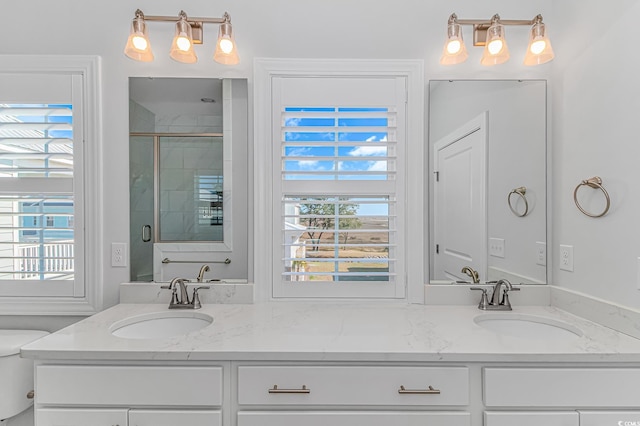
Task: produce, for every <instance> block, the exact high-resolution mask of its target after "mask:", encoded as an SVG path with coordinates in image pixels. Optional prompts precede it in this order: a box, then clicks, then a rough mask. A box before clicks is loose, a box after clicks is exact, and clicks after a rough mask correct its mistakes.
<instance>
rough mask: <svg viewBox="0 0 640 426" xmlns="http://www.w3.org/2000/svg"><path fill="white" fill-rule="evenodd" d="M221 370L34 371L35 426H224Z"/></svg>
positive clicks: (83, 368)
mask: <svg viewBox="0 0 640 426" xmlns="http://www.w3.org/2000/svg"><path fill="white" fill-rule="evenodd" d="M224 370H225V367H224V366H223V365H217V366H216V365H214V366H181V365H58V364H53V365H52V364H39V365H37V366H36V374H35V377H36V389H35V391H36V411H35V419H36V425H37V426H87V425H91V426H103V425H104V426H175V425H185V426H222V425H223V416H222V413H223V405H224V395H223V393H224V392H223V377H224Z"/></svg>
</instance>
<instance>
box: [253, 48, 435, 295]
mask: <svg viewBox="0 0 640 426" xmlns="http://www.w3.org/2000/svg"><path fill="white" fill-rule="evenodd" d="M254 89H255V91H254V94H255V97H254V99H255V118H256V121H255V123H256V128H255V133H254V146H253V151H254V158H255V159H256V161H255V162H254V169H255V173H254V177H255V179H254V194H255V199H254V202H255V206H256V208H255V210H256V215H255V216H254V226H253V228H254V230H255V231H254V244H255V247H256V249H255V254H256V255H255V258H254V272H253V274H254V276H255V282H256V287H255V291H256V300H259V301H267V300H273V299H281V298H323V299H331V300H333V299H348V300H367V299H372V298H376V299H389V300H395V301H400V302H410V303H423V302H424V276H425V264H426V262H425V259H424V253H425V235H424V229H425V228H424V221H425V220H426V219H425V217H424V215H423V212H424V211H425V210H426V205H425V199H424V180H425V175H424V169H425V167H424V164H425V160H426V157H425V149H424V146H425V142H424V129H423V125H424V117H423V115H424V70H423V65H422V61H418V60H389V61H384V60H383V61H371V60H345V59H335V60H332V59H322V60H288V59H285V60H282V59H258V60H256V61H255V85H254ZM268 158H270V159H271V161H264V159H268ZM321 233H322V235H320V234H321ZM345 241H346V242H345ZM316 249H317V252H315V250H316ZM314 267H315V268H321V267H322V268H323V270H318V271H316V272H314V271H310V270H309V269H310V268H314ZM266 277H271V279H270V280H269V281H271V282H269V281H267V280H265V278H266Z"/></svg>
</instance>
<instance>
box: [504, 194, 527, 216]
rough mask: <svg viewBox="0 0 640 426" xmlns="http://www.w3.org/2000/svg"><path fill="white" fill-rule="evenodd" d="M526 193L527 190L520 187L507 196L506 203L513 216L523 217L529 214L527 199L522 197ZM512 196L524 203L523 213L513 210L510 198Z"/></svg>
mask: <svg viewBox="0 0 640 426" xmlns="http://www.w3.org/2000/svg"><path fill="white" fill-rule="evenodd" d="M526 193H527V188H525V187H524V186H521V187H520V188H515V189H514V190H512V191H511V192H510V193H509V195H508V196H507V202H508V203H509V208H510V209H511V211H512V212H513V214H515V215H516V216H518V217H525V216H526V215H527V213H529V202H528V201H527V197H525V196H524V194H526ZM513 194H516V195H517V196H519V197H520V198H522V201H524V212H523V213H518V211H517V210H516V209H514V208H513V205H512V204H511V196H512V195H513ZM517 200H518V199H517V198H516V202H517Z"/></svg>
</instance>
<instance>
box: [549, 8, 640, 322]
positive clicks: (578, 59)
mask: <svg viewBox="0 0 640 426" xmlns="http://www.w3.org/2000/svg"><path fill="white" fill-rule="evenodd" d="M555 12H556V14H555V16H554V18H555V20H558V22H566V26H565V27H564V28H562V29H561V31H560V37H559V38H558V43H556V45H555V46H558V48H557V50H558V53H560V52H563V53H564V55H563V56H562V57H561V55H560V54H558V55H557V56H558V60H557V61H556V64H555V65H554V69H555V70H556V72H555V74H554V76H553V84H554V93H553V98H554V104H553V111H554V114H553V115H554V122H555V125H554V128H553V133H554V150H553V162H554V167H553V182H554V185H553V186H554V194H555V195H554V198H553V206H554V208H553V210H554V220H553V236H554V237H553V242H554V249H555V250H556V258H557V251H558V245H559V244H568V245H573V246H574V272H565V271H561V270H559V268H558V262H557V261H556V262H555V267H554V271H553V276H554V280H553V281H554V283H555V284H558V285H560V286H561V287H563V288H567V289H570V290H574V291H578V292H583V293H587V294H589V295H592V296H595V297H598V298H602V299H604V300H607V301H612V302H615V303H618V304H621V305H625V306H628V307H632V308H635V309H640V291H639V289H638V279H639V278H638V268H639V266H638V263H639V261H638V257H640V225H639V223H640V221H639V215H638V214H639V212H640V197H639V196H638V195H639V194H640V188H639V185H640V167H638V159H640V141H639V140H638V131H637V130H636V129H635V126H636V125H637V124H638V117H639V115H638V114H639V113H640V80H639V79H638V75H637V74H638V69H639V68H640V57H639V56H638V54H637V31H635V28H637V23H636V22H635V20H636V19H637V17H638V15H639V14H640V3H639V2H637V1H634V0H620V1H616V2H615V8H613V7H612V8H611V10H607V9H605V8H604V7H603V6H602V4H601V3H600V2H597V1H589V2H584V1H581V0H565V1H562V2H558V3H557V7H556V8H555ZM563 25H564V24H563ZM557 26H560V24H558V25H557ZM555 46H554V47H555ZM596 175H597V176H600V177H601V178H602V180H603V185H604V187H605V188H606V189H607V191H608V192H609V194H610V196H611V210H610V211H609V213H608V214H607V215H606V216H605V217H602V218H599V219H592V218H589V217H587V216H585V215H583V214H582V213H580V212H579V211H578V209H577V208H576V206H575V204H574V201H573V191H574V188H575V187H576V185H577V184H579V183H580V181H581V180H583V179H587V178H590V177H592V176H596ZM583 192H584V194H583ZM580 194H581V195H584V196H585V198H588V197H589V196H590V197H592V203H591V202H588V201H587V200H585V201H584V204H586V206H588V207H591V208H592V209H593V211H598V209H600V210H602V208H603V206H602V202H603V199H604V197H603V194H601V193H598V191H596V190H592V189H589V188H584V187H583V188H582V189H581V190H580ZM556 260H557V259H556Z"/></svg>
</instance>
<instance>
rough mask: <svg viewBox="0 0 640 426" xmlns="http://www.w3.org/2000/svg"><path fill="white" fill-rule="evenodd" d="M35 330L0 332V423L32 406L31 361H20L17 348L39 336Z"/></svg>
mask: <svg viewBox="0 0 640 426" xmlns="http://www.w3.org/2000/svg"><path fill="white" fill-rule="evenodd" d="M47 334H49V333H47V332H46V331H39V330H0V377H1V378H2V380H1V381H0V420H4V419H8V418H10V417H13V416H15V415H16V414H19V413H21V412H22V411H24V410H26V409H27V408H29V406H31V404H33V399H32V398H28V397H27V394H28V393H29V392H30V391H32V390H33V360H30V359H24V358H20V348H21V347H22V346H24V345H26V344H27V343H30V342H33V341H34V340H37V339H39V338H41V337H43V336H46V335H47Z"/></svg>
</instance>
